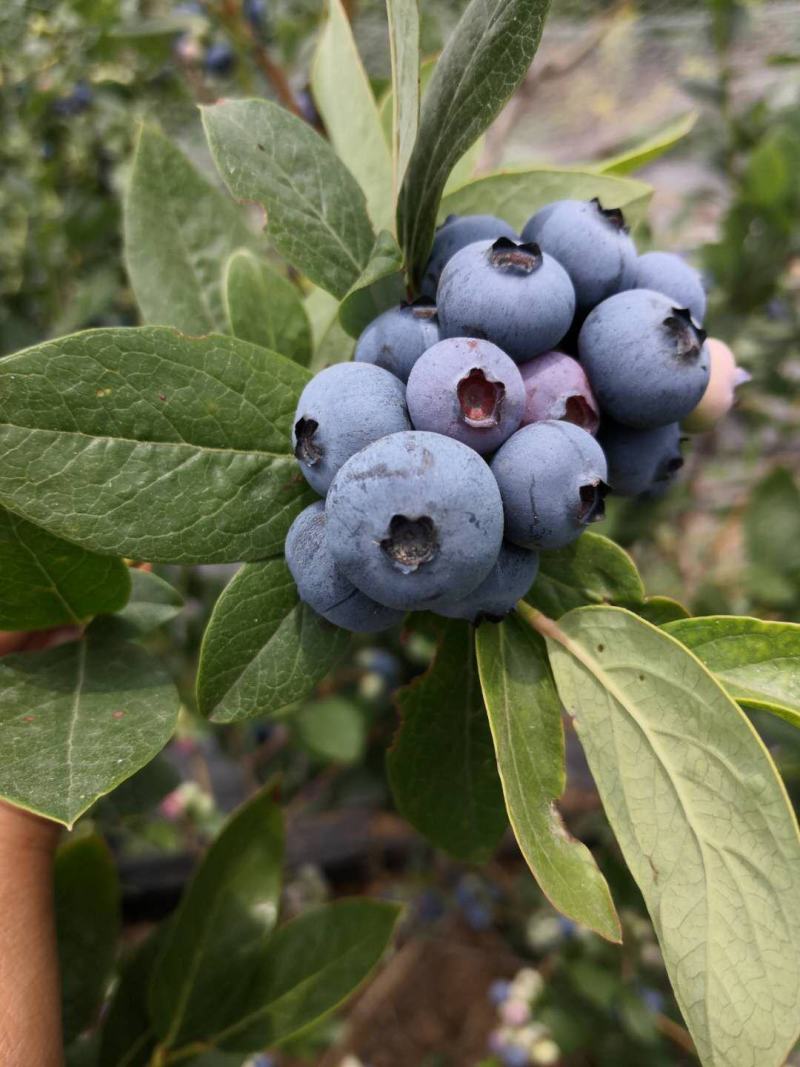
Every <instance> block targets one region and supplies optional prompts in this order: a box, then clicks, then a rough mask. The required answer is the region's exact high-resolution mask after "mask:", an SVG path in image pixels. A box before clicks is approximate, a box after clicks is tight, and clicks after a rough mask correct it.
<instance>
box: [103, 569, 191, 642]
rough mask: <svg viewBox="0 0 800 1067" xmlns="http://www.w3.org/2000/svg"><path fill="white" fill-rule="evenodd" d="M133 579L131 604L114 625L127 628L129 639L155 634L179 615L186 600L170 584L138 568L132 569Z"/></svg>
mask: <svg viewBox="0 0 800 1067" xmlns="http://www.w3.org/2000/svg"><path fill="white" fill-rule="evenodd" d="M130 577H131V595H130V597H129V599H128V603H127V604H126V605H125V607H124V608H123V609H122V611H119V612H117V614H116V615H115V617H114V621H115V623H118V624H121V625H122V626H123V627H124V632H125V633H126V635H127V636H129V637H131V638H135V637H141V636H143V635H144V634H149V633H152V631H153V630H157V629H158V627H159V626H163V625H164V624H165V623H167V622H169V621H170V620H171V619H174V618H175V616H176V615H180V613H181V611H182V609H183V597H182V596H181V595H180V593H179V592H178V591H177V589H173V588H172V586H171V585H170V584H169V582H165V581H164V579H163V578H159V577H158V575H157V574H151V573H150V572H149V571H142V570H138V569H133V570H131V572H130Z"/></svg>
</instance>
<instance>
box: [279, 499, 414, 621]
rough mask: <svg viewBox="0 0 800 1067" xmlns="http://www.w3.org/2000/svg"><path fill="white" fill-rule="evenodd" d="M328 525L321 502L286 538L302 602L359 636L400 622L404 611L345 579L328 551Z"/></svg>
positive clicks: (301, 516) (304, 513)
mask: <svg viewBox="0 0 800 1067" xmlns="http://www.w3.org/2000/svg"><path fill="white" fill-rule="evenodd" d="M325 524H326V523H325V505H324V504H323V503H322V501H321V500H318V501H317V502H316V504H311V505H310V507H307V508H306V509H305V511H301V512H300V514H299V515H298V516H297V518H296V519H295V520H294V522H293V523H292V525H291V526H290V527H289V532H288V534H287V535H286V548H285V552H286V563H287V566H288V567H289V570H290V571H291V573H292V577H293V578H294V581H295V585H296V586H297V591H298V593H299V594H300V599H301V600H302V601H303V602H304V603H305V604H308V606H309V607H310V608H311V609H312V610H313V611H316V613H317V614H318V615H322V617H323V618H325V619H327V620H328V622H332V623H334V624H335V625H336V626H341V627H343V628H344V629H345V630H355V631H356V633H372V632H374V631H376V630H385V629H387V628H388V627H389V626H394V625H395V623H398V622H400V621H401V620H402V618H403V613H402V612H401V611H395V610H394V609H392V608H386V607H384V606H383V605H382V604H376V603H375V601H374V600H370V598H369V597H368V596H365V595H364V594H363V593H362V592H360V591H359V590H358V589H356V587H355V586H354V585H353V583H352V582H350V581H348V580H347V578H345V576H344V575H343V574H342V572H341V571H340V570H339V568H338V567H337V566H336V564H335V563H334V561H333V556H331V554H330V552H329V551H328V543H327V538H326V536H325Z"/></svg>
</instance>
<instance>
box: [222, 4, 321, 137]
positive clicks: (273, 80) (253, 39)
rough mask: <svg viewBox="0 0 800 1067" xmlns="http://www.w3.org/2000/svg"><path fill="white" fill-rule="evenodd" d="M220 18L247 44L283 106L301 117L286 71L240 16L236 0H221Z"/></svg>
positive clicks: (255, 61)
mask: <svg viewBox="0 0 800 1067" xmlns="http://www.w3.org/2000/svg"><path fill="white" fill-rule="evenodd" d="M220 18H221V19H222V20H223V22H225V23H227V25H228V28H229V30H230V31H231V33H232V34H233V35H234V36H235V37H236V38H237V39H238V40H240V41H242V42H244V43H246V44H247V45H248V46H249V48H250V52H251V55H252V57H253V61H254V63H255V64H256V66H257V67H258V68H259V69H260V70H261V73H262V74H263V75H264V77H265V78H266V79H267V81H268V82H269V84H270V85H271V86H272V88H273V89H274V90H275V93H276V94H277V97H278V99H279V100H280V102H281V103H282V104H283V106H284V107H285V108H286V109H287V110H289V111H291V112H292V114H294V115H297V116H298V117H299V118H302V117H303V115H302V113H301V111H300V108H299V107H298V104H297V100H296V98H295V95H294V93H293V92H292V87H291V85H290V84H289V79H288V78H287V76H286V72H285V71H284V69H283V67H281V66H280V64H279V63H276V62H275V60H274V59H273V58H272V56H271V55H270V54H269V52H268V51H267V49H266V48H265V47H264V45H263V44H262V42H261V41H260V40H259V39H258V35H257V34H256V32H255V30H254V29H253V27H252V26H251V25H250V24H249V22H247V20H246V19H244V18H242V16H241V9H240V7H239V5H238V4H237V2H236V0H222V3H221V4H220Z"/></svg>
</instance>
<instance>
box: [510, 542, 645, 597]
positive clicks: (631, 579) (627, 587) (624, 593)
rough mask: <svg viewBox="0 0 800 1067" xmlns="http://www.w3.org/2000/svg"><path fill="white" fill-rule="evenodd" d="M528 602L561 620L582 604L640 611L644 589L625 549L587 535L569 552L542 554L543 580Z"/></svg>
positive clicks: (540, 571)
mask: <svg viewBox="0 0 800 1067" xmlns="http://www.w3.org/2000/svg"><path fill="white" fill-rule="evenodd" d="M527 599H528V601H529V603H531V604H533V605H534V607H537V608H539V610H540V611H543V612H544V613H545V615H552V616H553V618H558V617H559V616H560V615H563V614H564V612H566V611H570V610H571V609H572V608H577V607H580V606H581V605H582V604H604V603H611V604H623V605H626V606H629V607H638V605H640V604H641V603H642V601H643V600H644V586H643V585H642V579H641V578H640V577H639V572H638V571H637V570H636V566H635V565H634V562H633V560H632V559H631V557H630V556H629V555H628V553H627V552H625V551H624V549H621V548H620V547H619V545H617V544H615V543H614V542H613V541H609V540H608V538H607V537H602V536H601V535H600V534H595V533H590V532H587V533H584V534H582V535H581V536H580V537H579V538H578V540H577V541H575V542H574V543H573V544H571V545H569V546H568V547H567V548H562V549H559V550H558V551H555V552H543V553H542V554H541V563H540V566H539V576H538V577H537V579H536V581H535V582H534V584H533V588H532V589H531V591H530V593H529V594H528V597H527Z"/></svg>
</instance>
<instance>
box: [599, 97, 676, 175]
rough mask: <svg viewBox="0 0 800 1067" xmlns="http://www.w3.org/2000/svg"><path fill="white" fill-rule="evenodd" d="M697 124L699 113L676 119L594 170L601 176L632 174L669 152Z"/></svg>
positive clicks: (600, 163) (603, 161) (602, 162)
mask: <svg viewBox="0 0 800 1067" xmlns="http://www.w3.org/2000/svg"><path fill="white" fill-rule="evenodd" d="M696 122H697V112H696V111H689V112H687V113H686V114H685V115H681V117H680V118H678V119H674V120H673V121H672V122H670V123H669V124H668V125H667V126H665V127H664V128H663V129H661V130H659V131H658V132H657V133H654V134H652V135H651V136H650V137H646V138H645V139H644V140H642V141H640V142H639V143H638V144H636V145H635V146H634V147H633V148H627V149H625V150H624V151H623V152H618V153H617V154H616V155H615V156H611V157H610V158H609V159H603V160H601V162H599V163H596V164H594V165H593V167H592V169H594V170H597V172H598V173H600V174H616V175H622V174H630V173H631V172H632V171H634V170H638V169H639V167H643V166H645V164H647V163H652V162H653V160H654V159H658V158H659V156H663V155H664V153H665V152H669V150H670V149H671V148H674V147H675V145H676V144H678V142H679V141H682V140H683V138H684V137H685V136H686V135H687V134H688V133H691V131H692V130H693V129H694V125H695V123H696Z"/></svg>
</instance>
